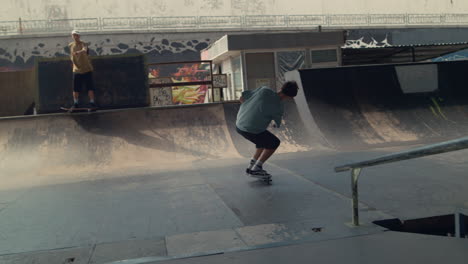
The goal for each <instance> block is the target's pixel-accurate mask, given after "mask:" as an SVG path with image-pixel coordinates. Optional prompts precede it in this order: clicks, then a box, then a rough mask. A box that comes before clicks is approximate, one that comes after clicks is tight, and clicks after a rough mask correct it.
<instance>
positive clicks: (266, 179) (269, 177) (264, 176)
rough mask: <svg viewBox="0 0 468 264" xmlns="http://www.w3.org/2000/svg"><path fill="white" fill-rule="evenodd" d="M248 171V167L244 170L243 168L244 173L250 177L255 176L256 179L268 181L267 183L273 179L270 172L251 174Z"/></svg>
mask: <svg viewBox="0 0 468 264" xmlns="http://www.w3.org/2000/svg"><path fill="white" fill-rule="evenodd" d="M250 172H251V171H250V170H249V169H246V170H245V173H246V174H247V175H249V176H250V177H252V178H255V179H257V180H260V181H263V182H265V183H268V184H271V182H272V181H273V180H272V179H271V174H267V175H255V174H251V173H250Z"/></svg>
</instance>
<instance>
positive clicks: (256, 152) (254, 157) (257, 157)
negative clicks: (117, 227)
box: [253, 148, 265, 160]
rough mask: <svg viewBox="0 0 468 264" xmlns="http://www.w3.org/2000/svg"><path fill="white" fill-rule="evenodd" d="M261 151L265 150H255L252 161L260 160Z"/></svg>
mask: <svg viewBox="0 0 468 264" xmlns="http://www.w3.org/2000/svg"><path fill="white" fill-rule="evenodd" d="M263 150H265V149H263V148H258V149H257V150H255V154H254V156H253V159H254V160H258V159H259V158H260V155H262V152H263Z"/></svg>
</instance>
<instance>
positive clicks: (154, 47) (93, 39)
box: [0, 28, 468, 72]
mask: <svg viewBox="0 0 468 264" xmlns="http://www.w3.org/2000/svg"><path fill="white" fill-rule="evenodd" d="M227 33H228V32H222V31H218V32H192V33H119V34H115V33H114V34H105V33H101V34H88V35H86V34H85V35H84V36H83V40H84V41H86V42H88V43H90V54H91V55H116V54H136V53H143V54H146V55H147V62H148V63H159V62H173V61H191V60H199V59H200V51H201V50H202V49H204V48H206V47H208V45H210V44H211V43H213V42H214V41H216V40H218V39H219V38H221V37H222V36H223V35H225V34H227ZM237 33H242V32H229V34H237ZM244 33H245V32H244ZM71 41H72V39H71V37H69V36H47V37H39V36H36V37H34V36H31V37H15V38H3V39H0V72H2V71H16V70H26V69H31V68H32V67H33V66H34V59H35V58H37V57H45V58H52V57H62V56H69V51H68V47H67V45H68V43H70V42H71ZM455 42H468V28H439V29H437V28H435V29H430V28H422V29H391V28H385V29H359V30H349V31H348V36H347V43H346V45H345V46H346V47H356V48H357V47H378V46H388V45H411V44H434V43H455Z"/></svg>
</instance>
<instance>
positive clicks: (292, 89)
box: [281, 81, 299, 97]
mask: <svg viewBox="0 0 468 264" xmlns="http://www.w3.org/2000/svg"><path fill="white" fill-rule="evenodd" d="M298 90H299V86H297V83H296V82H295V81H288V82H285V83H284V84H283V86H282V87H281V92H282V93H283V94H284V95H287V96H289V97H296V95H297V91H298Z"/></svg>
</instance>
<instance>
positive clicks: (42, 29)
mask: <svg viewBox="0 0 468 264" xmlns="http://www.w3.org/2000/svg"><path fill="white" fill-rule="evenodd" d="M434 25H440V26H454V25H458V26H462V25H467V26H468V14H333V15H313V14H311V15H245V16H185V17H104V18H83V19H52V20H21V19H19V20H18V21H0V34H3V35H18V34H25V33H26V34H30V33H35V34H41V33H43V34H46V33H60V32H68V31H69V30H70V29H78V30H82V31H108V30H161V31H164V30H174V29H180V30H205V29H213V30H216V29H221V28H225V29H238V30H249V29H251V30H255V29H269V28H311V27H317V26H322V27H324V28H326V27H329V28H350V27H382V26H434Z"/></svg>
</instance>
